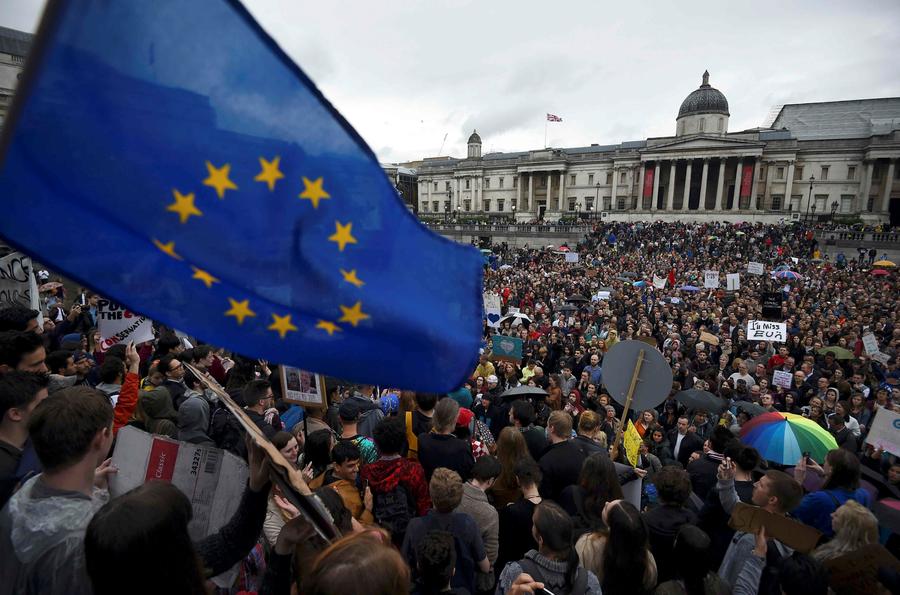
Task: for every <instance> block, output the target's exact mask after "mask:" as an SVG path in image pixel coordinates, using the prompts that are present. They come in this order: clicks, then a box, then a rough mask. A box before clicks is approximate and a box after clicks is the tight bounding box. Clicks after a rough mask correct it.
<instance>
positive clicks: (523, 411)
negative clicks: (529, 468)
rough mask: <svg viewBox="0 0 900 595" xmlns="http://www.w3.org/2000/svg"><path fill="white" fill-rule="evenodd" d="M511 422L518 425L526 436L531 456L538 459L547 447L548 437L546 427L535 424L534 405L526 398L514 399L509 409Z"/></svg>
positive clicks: (524, 436) (517, 427)
mask: <svg viewBox="0 0 900 595" xmlns="http://www.w3.org/2000/svg"><path fill="white" fill-rule="evenodd" d="M509 422H510V423H511V424H512V425H514V426H515V427H516V429H518V430H519V431H520V432H521V433H522V437H523V438H525V444H526V445H528V452H529V453H530V454H531V458H532V459H534V460H535V461H537V460H538V459H540V458H541V455H542V454H544V449H546V448H547V437H546V436H545V435H544V428H540V427H537V426H535V425H534V405H532V404H531V403H529V402H528V401H525V400H521V399H520V400H518V401H513V403H512V407H511V408H510V410H509Z"/></svg>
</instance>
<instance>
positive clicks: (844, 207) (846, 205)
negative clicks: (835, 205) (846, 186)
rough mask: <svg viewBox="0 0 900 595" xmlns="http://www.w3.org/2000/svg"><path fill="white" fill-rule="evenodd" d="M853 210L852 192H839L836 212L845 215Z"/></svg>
mask: <svg viewBox="0 0 900 595" xmlns="http://www.w3.org/2000/svg"><path fill="white" fill-rule="evenodd" d="M852 210H853V195H852V194H841V206H840V208H839V209H838V212H839V213H840V214H841V215H847V214H849V213H850V212H851V211H852Z"/></svg>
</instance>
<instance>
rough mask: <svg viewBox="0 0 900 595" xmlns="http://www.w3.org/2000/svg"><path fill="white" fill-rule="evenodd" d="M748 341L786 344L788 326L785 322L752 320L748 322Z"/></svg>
mask: <svg viewBox="0 0 900 595" xmlns="http://www.w3.org/2000/svg"><path fill="white" fill-rule="evenodd" d="M747 340H748V341H769V342H772V343H786V342H787V324H785V323H784V322H768V321H766V320H750V321H748V322H747Z"/></svg>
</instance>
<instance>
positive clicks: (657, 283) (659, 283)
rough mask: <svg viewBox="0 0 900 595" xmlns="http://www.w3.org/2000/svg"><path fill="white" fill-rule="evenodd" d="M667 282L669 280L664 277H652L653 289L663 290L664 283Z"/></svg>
mask: <svg viewBox="0 0 900 595" xmlns="http://www.w3.org/2000/svg"><path fill="white" fill-rule="evenodd" d="M668 282H669V280H668V279H667V278H666V277H660V276H658V275H653V287H655V288H657V289H665V288H666V283H668Z"/></svg>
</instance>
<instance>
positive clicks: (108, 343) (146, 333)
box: [97, 300, 153, 351]
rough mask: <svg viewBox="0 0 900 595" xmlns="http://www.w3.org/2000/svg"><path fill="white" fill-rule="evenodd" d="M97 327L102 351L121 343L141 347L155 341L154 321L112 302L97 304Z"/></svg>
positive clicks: (105, 301) (99, 302)
mask: <svg viewBox="0 0 900 595" xmlns="http://www.w3.org/2000/svg"><path fill="white" fill-rule="evenodd" d="M97 326H98V328H99V330H100V339H101V341H100V350H101V351H106V350H107V349H109V348H110V347H112V346H113V345H117V344H119V343H130V342H132V341H134V344H135V345H140V344H141V343H146V342H147V341H152V340H153V321H152V320H150V319H149V318H147V317H146V316H141V315H140V314H135V313H134V312H132V311H131V310H128V309H126V308H125V306H122V305H120V304H117V303H115V302H112V301H110V300H100V301H98V302H97Z"/></svg>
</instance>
